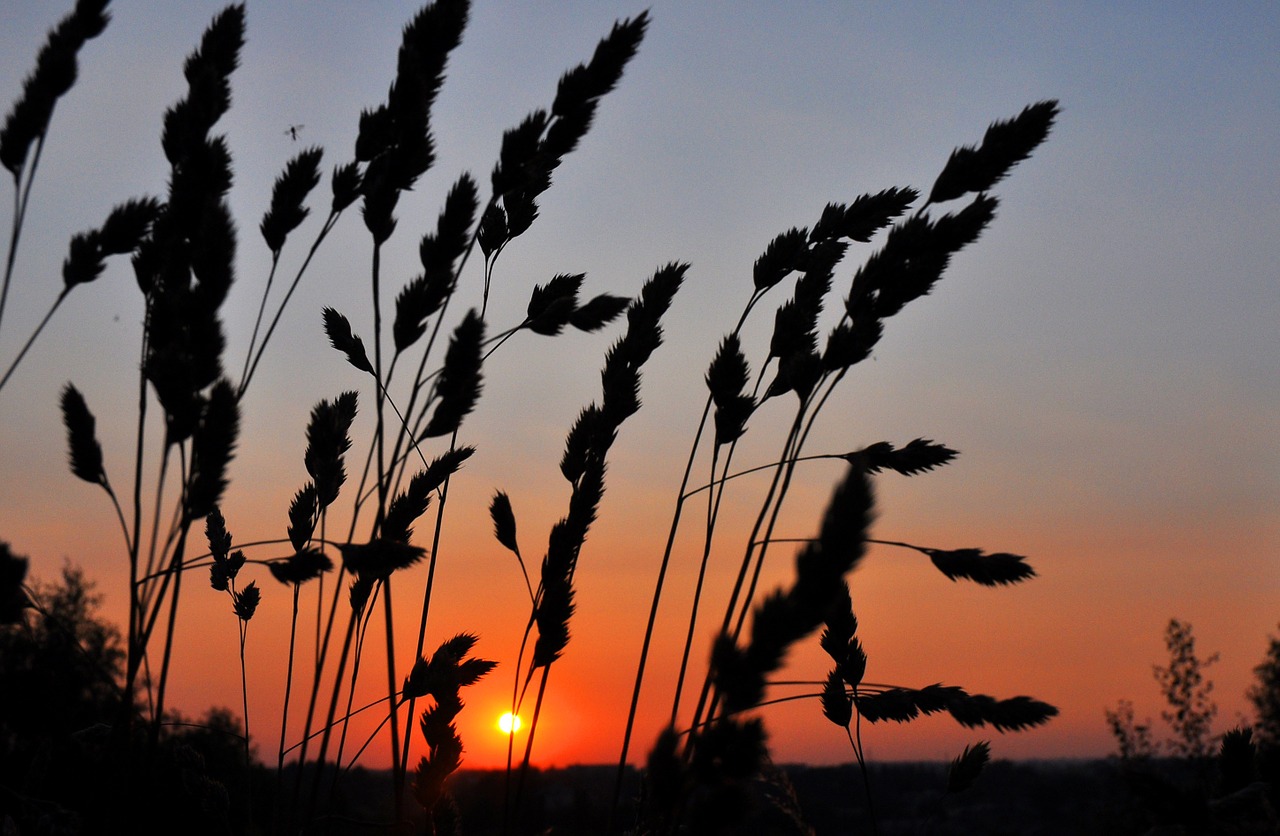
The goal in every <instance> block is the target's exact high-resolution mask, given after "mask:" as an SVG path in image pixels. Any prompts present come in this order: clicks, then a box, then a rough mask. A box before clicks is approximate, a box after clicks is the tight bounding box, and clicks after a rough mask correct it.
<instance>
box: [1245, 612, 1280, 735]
mask: <svg viewBox="0 0 1280 836" xmlns="http://www.w3.org/2000/svg"><path fill="white" fill-rule="evenodd" d="M1253 673H1254V676H1256V677H1257V680H1258V681H1257V682H1255V683H1254V684H1253V685H1251V686H1250V687H1249V694H1248V696H1249V701H1250V702H1252V703H1253V708H1254V711H1256V712H1257V715H1258V716H1257V720H1256V721H1255V725H1254V727H1253V733H1254V737H1255V738H1256V739H1257V740H1258V742H1259V743H1260V744H1262V745H1265V746H1269V747H1272V748H1275V749H1280V637H1277V636H1270V637H1268V639H1267V653H1266V656H1265V657H1263V660H1262V661H1261V662H1259V663H1258V665H1257V666H1256V667H1255V668H1254V669H1253Z"/></svg>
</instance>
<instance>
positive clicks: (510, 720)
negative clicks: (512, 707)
mask: <svg viewBox="0 0 1280 836" xmlns="http://www.w3.org/2000/svg"><path fill="white" fill-rule="evenodd" d="M522 725H524V724H523V723H521V722H520V718H519V716H517V715H515V714H512V713H511V712H510V711H508V712H507V713H506V714H503V715H502V716H501V717H499V718H498V728H500V729H502V733H503V734H515V733H516V732H518V731H520V727H521V726H522Z"/></svg>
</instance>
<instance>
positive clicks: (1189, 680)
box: [1155, 618, 1218, 758]
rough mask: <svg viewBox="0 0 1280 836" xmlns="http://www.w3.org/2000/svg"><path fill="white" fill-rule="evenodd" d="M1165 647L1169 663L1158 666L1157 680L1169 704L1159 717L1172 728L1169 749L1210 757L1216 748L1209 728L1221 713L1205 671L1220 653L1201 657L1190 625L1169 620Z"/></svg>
mask: <svg viewBox="0 0 1280 836" xmlns="http://www.w3.org/2000/svg"><path fill="white" fill-rule="evenodd" d="M1164 643H1165V647H1167V648H1168V649H1169V666H1168V667H1162V666H1160V665H1156V666H1155V677H1156V682H1159V683H1160V690H1161V691H1162V692H1163V693H1164V698H1165V700H1166V701H1167V702H1168V703H1169V709H1168V710H1167V711H1162V712H1160V716H1161V717H1163V718H1164V720H1165V722H1166V723H1168V724H1169V726H1170V727H1171V728H1172V729H1173V734H1174V737H1173V739H1172V740H1170V741H1169V744H1168V746H1169V750H1170V751H1171V752H1172V753H1173V754H1176V755H1181V756H1182V757H1187V758H1204V757H1208V756H1209V754H1210V753H1211V752H1212V750H1213V734H1212V731H1211V729H1210V727H1211V726H1212V724H1213V718H1214V717H1215V716H1216V715H1217V713H1218V705H1217V703H1215V702H1214V701H1213V699H1212V697H1210V696H1209V695H1210V694H1211V693H1212V692H1213V682H1212V680H1209V679H1206V678H1205V676H1204V671H1205V669H1206V668H1208V667H1209V666H1210V665H1212V664H1213V663H1214V662H1217V661H1218V654H1217V653H1213V654H1210V655H1209V656H1208V657H1207V658H1205V659H1201V658H1200V657H1199V656H1197V655H1196V639H1195V636H1194V635H1193V634H1192V632H1191V624H1190V622H1186V621H1179V620H1178V619H1176V618H1171V619H1169V626H1168V627H1166V628H1165V631H1164Z"/></svg>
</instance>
